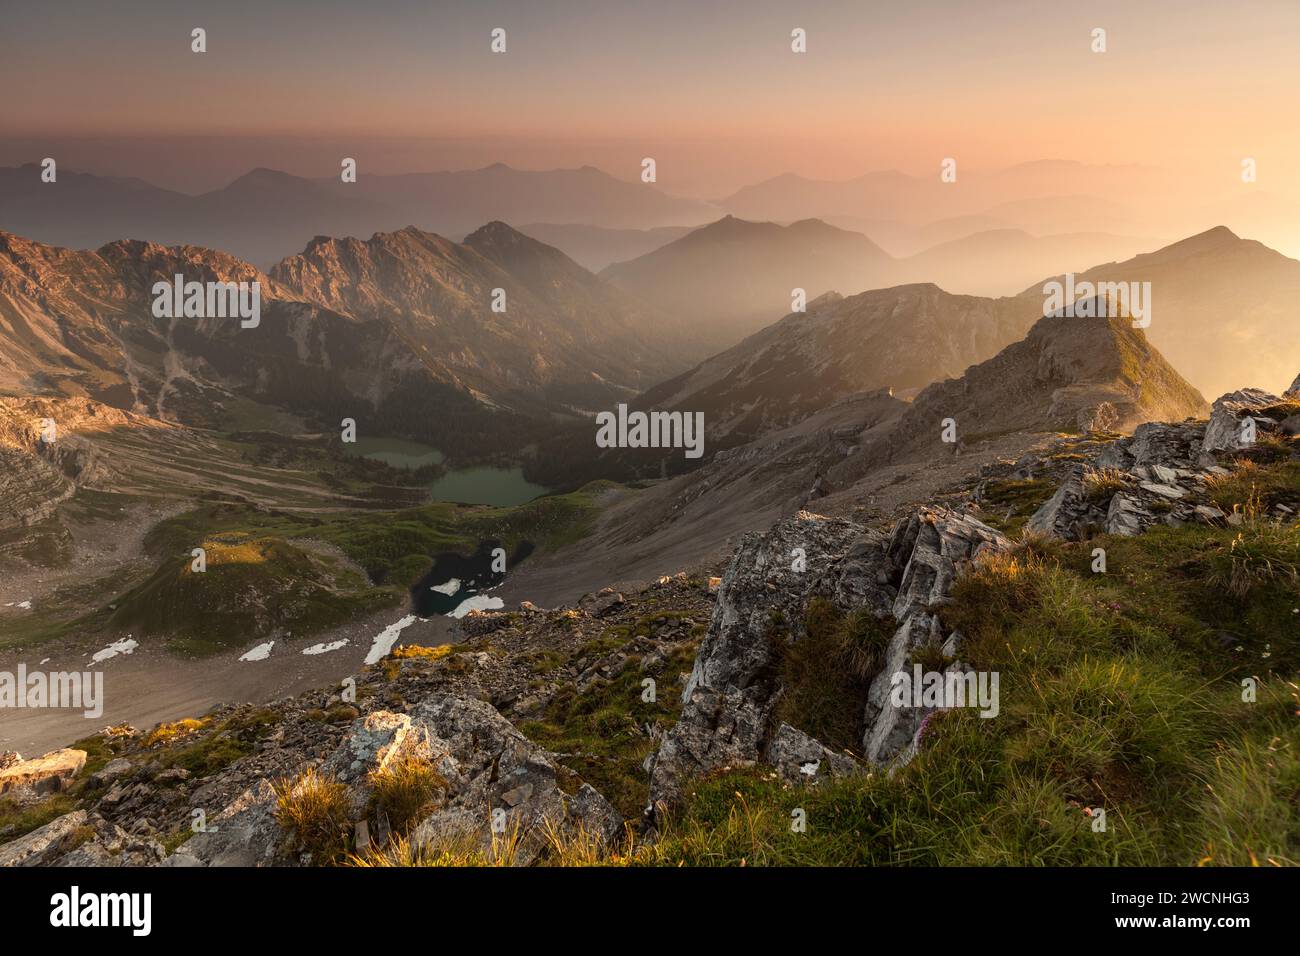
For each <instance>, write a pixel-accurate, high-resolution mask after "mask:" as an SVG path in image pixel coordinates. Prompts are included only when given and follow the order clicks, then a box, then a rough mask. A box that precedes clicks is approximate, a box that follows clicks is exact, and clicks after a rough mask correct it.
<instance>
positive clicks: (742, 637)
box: [650, 512, 887, 807]
mask: <svg viewBox="0 0 1300 956" xmlns="http://www.w3.org/2000/svg"><path fill="white" fill-rule="evenodd" d="M855 545H856V546H858V547H856V548H855ZM851 551H853V552H855V553H856V557H855V558H854V560H855V562H856V563H859V564H861V566H862V570H863V577H867V576H869V577H870V579H871V584H870V586H869V587H864V588H862V590H863V591H864V592H866V593H870V594H871V595H873V596H875V595H876V591H875V587H876V585H875V580H874V579H875V574H874V573H873V571H874V569H875V568H876V567H881V566H883V562H884V557H885V555H884V538H883V536H881V535H879V534H877V533H874V532H870V531H868V530H867V529H865V528H863V527H861V526H859V525H856V524H853V523H852V522H849V521H843V520H834V519H828V518H823V517H821V516H819V515H812V514H808V513H807V512H800V513H799V514H797V515H796V516H794V517H793V518H791V519H788V520H786V521H782V522H780V523H779V524H777V525H776V526H775V527H774V528H772V530H771V531H769V532H767V533H766V534H749V535H746V536H745V538H744V539H743V540H742V541H741V543H740V546H739V547H738V548H737V550H736V555H735V557H734V558H733V559H732V561H731V565H730V566H729V567H728V568H727V571H726V573H725V574H724V575H723V576H722V584H721V586H720V587H719V588H718V603H717V607H716V609H715V610H714V614H713V620H712V621H711V622H710V624H709V630H708V633H707V634H706V635H705V638H704V642H703V644H701V646H700V651H699V654H698V655H697V656H696V658H695V666H694V668H693V669H692V671H691V677H690V680H689V681H688V683H687V685H686V689H685V690H684V691H683V692H682V701H683V706H682V714H681V717H680V718H679V719H678V721H677V724H676V725H675V726H674V727H673V728H672V730H671V731H669V732H668V734H666V735H665V737H664V740H663V742H662V744H661V745H660V748H659V751H658V753H657V755H656V756H655V757H654V758H653V765H652V770H651V777H650V801H651V806H652V807H653V806H654V805H656V804H657V803H659V802H662V801H667V802H672V801H675V800H676V799H677V798H678V797H679V796H680V794H681V788H682V786H683V785H684V784H685V782H686V781H687V780H689V779H690V778H692V777H694V776H697V775H699V774H701V773H705V772H707V771H709V770H713V769H716V768H718V767H723V766H745V765H751V764H753V763H755V762H757V761H758V760H759V759H761V757H762V755H763V752H764V751H765V750H766V748H767V744H768V736H769V734H770V733H771V730H772V728H771V727H770V726H769V721H770V718H771V714H772V710H773V708H774V707H775V705H776V700H777V695H778V694H779V692H780V687H779V686H778V685H777V683H776V681H775V679H774V675H773V672H774V669H775V666H776V664H777V662H778V659H779V658H778V654H779V647H778V646H777V645H776V641H777V640H778V639H779V626H780V625H782V624H784V625H788V626H789V627H791V628H792V629H794V630H795V631H796V635H797V631H798V629H799V628H800V627H802V620H803V609H804V606H805V605H806V603H807V602H808V601H809V600H810V599H811V598H812V596H813V594H814V592H815V589H816V588H818V586H820V585H821V584H822V583H823V582H824V581H826V580H829V579H830V577H831V576H832V575H833V574H834V569H835V567H836V565H838V564H839V563H840V562H841V561H842V560H844V559H846V558H848V556H849V554H850V552H851ZM877 605H878V607H879V609H880V611H881V612H882V613H883V612H884V610H885V608H886V606H887V604H886V601H885V600H884V599H883V596H882V597H881V598H880V599H878V600H877Z"/></svg>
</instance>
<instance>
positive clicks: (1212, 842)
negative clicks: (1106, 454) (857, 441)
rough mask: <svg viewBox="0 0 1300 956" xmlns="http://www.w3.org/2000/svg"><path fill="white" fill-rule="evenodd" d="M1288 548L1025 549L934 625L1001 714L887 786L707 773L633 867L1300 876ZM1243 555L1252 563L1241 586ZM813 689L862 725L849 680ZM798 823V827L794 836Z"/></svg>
mask: <svg viewBox="0 0 1300 956" xmlns="http://www.w3.org/2000/svg"><path fill="white" fill-rule="evenodd" d="M1297 543H1300V526H1297V525H1296V524H1291V525H1288V526H1282V525H1277V524H1271V523H1269V522H1265V521H1254V522H1247V523H1246V524H1244V525H1243V526H1242V527H1241V528H1229V529H1217V528H1209V527H1186V528H1177V529H1175V528H1166V527H1157V528H1154V529H1152V530H1151V531H1150V532H1148V533H1147V534H1144V535H1141V536H1138V537H1132V538H1108V537H1102V538H1097V539H1093V540H1091V541H1088V542H1086V543H1079V544H1053V545H1051V546H1050V547H1048V546H1040V544H1039V543H1035V542H1026V543H1023V544H1022V545H1021V546H1020V547H1018V548H1017V549H1016V550H1015V551H1013V553H1011V554H1010V555H1006V556H1001V557H995V558H992V559H990V560H985V561H982V562H980V563H978V564H976V565H975V566H973V567H971V568H969V569H968V570H967V572H966V573H965V574H964V575H963V576H962V577H961V578H960V579H959V581H958V583H957V586H956V588H955V590H954V593H953V599H954V600H953V603H952V604H951V605H948V606H945V607H944V608H943V609H942V615H943V618H944V621H945V624H946V625H947V626H948V627H949V628H958V629H960V630H961V631H962V633H963V634H964V635H965V637H966V641H965V643H964V645H963V647H962V649H961V658H962V660H963V661H965V662H967V663H968V664H969V666H971V667H972V668H974V669H977V670H993V671H997V672H998V673H999V675H1000V701H1001V713H1000V714H999V716H998V717H996V718H993V719H987V720H986V719H982V718H981V717H980V716H979V715H978V713H977V712H975V711H972V710H956V711H949V712H945V713H942V714H940V715H938V716H936V717H935V718H933V719H932V721H931V723H930V724H929V726H928V729H927V733H926V737H925V740H924V741H923V744H922V748H921V751H920V753H919V754H918V756H917V757H916V758H915V759H914V760H913V761H912V762H911V763H910V764H908V765H907V766H906V767H904V768H902V769H901V770H899V771H897V772H896V773H894V774H892V775H891V774H889V773H885V772H877V773H874V774H871V775H869V776H867V777H865V778H857V779H849V780H831V781H824V782H822V783H821V784H819V785H818V786H817V787H816V788H802V787H791V786H788V785H786V784H784V783H782V782H781V781H780V780H778V779H776V778H775V777H774V775H772V774H770V772H768V771H766V770H763V769H756V770H746V771H736V772H727V773H722V774H719V775H715V776H713V777H710V778H706V779H704V780H701V781H699V782H697V783H696V784H695V786H694V787H693V789H692V790H691V791H690V792H689V795H688V797H687V799H686V801H685V803H684V805H683V806H682V807H681V808H679V810H678V812H677V814H676V815H675V816H673V817H672V818H670V819H669V821H668V822H667V823H666V825H665V828H664V831H663V833H662V834H661V838H660V839H659V841H658V842H657V843H656V844H655V845H654V846H653V847H650V848H645V849H643V850H642V851H641V852H640V853H639V854H637V855H636V860H637V861H639V862H643V863H651V864H656V865H679V864H687V865H741V864H748V865H755V864H774V865H803V864H815V865H907V864H921V865H939V866H942V865H1053V866H1093V865H1095V866H1107V865H1122V866H1123V865H1135V866H1149V865H1177V866H1190V865H1198V864H1200V865H1300V690H1298V689H1297V686H1298V684H1300V610H1298V609H1300V581H1297V579H1296V577H1295V576H1294V575H1293V574H1292V572H1291V564H1290V562H1291V561H1292V560H1293V558H1294V555H1295V548H1296V547H1297ZM1095 547H1104V548H1105V549H1106V551H1107V565H1108V570H1107V572H1106V573H1104V574H1094V573H1092V571H1091V561H1092V549H1093V548H1095ZM1243 551H1244V552H1245V553H1248V554H1249V559H1248V568H1247V570H1246V571H1244V572H1243V571H1241V570H1236V571H1234V562H1240V561H1242V560H1245V559H1243V558H1242V554H1243ZM1234 575H1235V576H1236V577H1235V578H1234ZM1233 580H1241V581H1244V582H1245V585H1244V586H1243V587H1234V586H1233V584H1232V582H1233ZM813 613H814V614H821V613H823V612H822V611H819V610H817V609H816V606H815V605H814V609H813ZM819 628H820V626H819ZM819 628H814V629H813V630H814V631H817V630H819ZM822 640H823V644H822V646H823V647H829V642H826V641H825V639H824V638H823V639H822ZM815 646H817V645H816V644H810V645H808V648H809V650H810V651H811V649H812V648H813V647H815ZM796 647H797V645H796ZM829 659H830V655H829V654H826V655H824V656H823V659H822V660H823V664H824V665H825V662H826V661H828V660H829ZM824 669H825V670H826V671H830V670H831V668H830V667H829V666H825V667H824ZM797 673H802V671H799V672H797ZM789 676H790V675H789V673H787V677H789ZM1246 678H1250V679H1252V680H1253V681H1255V682H1256V684H1257V686H1258V699H1257V700H1256V701H1254V702H1248V701H1247V700H1244V699H1243V689H1242V681H1243V679H1246ZM820 680H821V683H820V684H819V685H812V686H821V687H823V688H825V689H826V691H827V693H828V694H834V695H835V698H836V700H838V701H840V702H842V703H844V704H845V705H846V708H848V709H851V710H853V711H854V712H856V711H857V708H858V702H857V700H856V698H855V696H854V694H853V693H852V688H851V687H850V688H849V692H848V693H847V694H846V693H845V691H844V690H843V689H841V690H838V691H837V690H834V689H832V684H833V681H831V680H830V678H828V677H827V676H826V675H823V676H822V677H821V679H820ZM829 709H830V708H829V707H823V708H819V709H818V710H816V711H814V714H819V713H821V712H822V711H823V710H829ZM825 726H826V727H829V728H830V730H829V732H831V733H833V732H835V724H834V723H833V722H832V723H829V724H827V725H825ZM823 732H827V731H826V730H825V728H824V731H823ZM1095 808H1103V809H1105V811H1106V824H1107V828H1106V831H1105V832H1095V831H1094V830H1093V820H1094V817H1093V816H1092V815H1091V813H1092V811H1094V810H1095ZM796 809H799V810H802V811H803V812H804V813H805V814H806V820H807V830H806V832H802V833H799V832H793V831H792V830H791V822H792V819H793V818H792V813H793V812H794V811H795V810H796Z"/></svg>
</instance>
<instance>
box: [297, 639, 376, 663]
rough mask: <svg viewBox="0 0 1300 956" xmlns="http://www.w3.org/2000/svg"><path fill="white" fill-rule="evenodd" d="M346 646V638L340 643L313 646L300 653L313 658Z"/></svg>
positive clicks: (332, 642) (333, 642)
mask: <svg viewBox="0 0 1300 956" xmlns="http://www.w3.org/2000/svg"><path fill="white" fill-rule="evenodd" d="M347 646H348V641H347V638H344V639H343V640H341V641H331V642H330V643H328V644H313V645H312V646H311V647H304V648H303V649H302V652H303V653H304V654H309V655H311V656H313V657H314V656H315V655H317V654H328V653H329V652H330V651H337V650H338V649H339V648H340V647H347ZM366 663H369V659H367V661H366Z"/></svg>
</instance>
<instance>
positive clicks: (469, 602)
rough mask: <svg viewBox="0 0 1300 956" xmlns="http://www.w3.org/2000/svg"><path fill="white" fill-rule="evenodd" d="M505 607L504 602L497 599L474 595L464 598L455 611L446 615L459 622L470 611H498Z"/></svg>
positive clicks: (484, 595)
mask: <svg viewBox="0 0 1300 956" xmlns="http://www.w3.org/2000/svg"><path fill="white" fill-rule="evenodd" d="M505 606H506V602H505V601H503V600H501V598H499V597H488V596H487V595H486V594H475V595H474V596H473V597H472V598H466V599H465V600H463V601H461V602H460V603H459V604H457V605H456V610H454V611H452V612H451V613H450V614H448V615H447V616H448V617H454V618H456V619H457V620H460V619H461V618H462V617H464V616H465V615H466V614H468V613H469V612H470V611H499V610H501V608H503V607H505Z"/></svg>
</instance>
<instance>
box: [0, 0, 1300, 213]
mask: <svg viewBox="0 0 1300 956" xmlns="http://www.w3.org/2000/svg"><path fill="white" fill-rule="evenodd" d="M44 6H45V7H50V8H51V9H44V8H42V7H40V6H38V7H37V8H36V9H34V10H30V11H26V10H25V11H24V12H23V14H22V16H21V17H18V18H10V19H11V20H12V19H17V21H18V22H17V23H13V22H9V23H7V24H6V29H5V32H4V36H3V37H2V38H0V62H3V63H5V67H4V70H5V72H6V73H7V74H9V75H10V76H13V77H21V78H22V80H21V90H22V94H23V95H9V96H6V97H4V98H3V100H0V129H2V130H4V131H5V133H6V136H5V137H4V138H5V140H6V142H7V144H8V145H7V146H3V147H0V162H5V163H12V162H17V161H22V160H30V159H32V158H34V157H35V158H39V157H38V156H36V155H35V154H36V153H37V152H39V146H40V144H41V143H42V142H45V141H50V142H62V143H68V142H80V143H83V144H84V143H86V142H89V139H88V138H89V137H102V136H112V137H115V138H117V139H118V141H119V142H118V145H117V146H115V147H114V148H112V149H106V150H104V151H103V154H102V157H101V159H102V165H106V166H109V167H112V168H106V169H102V170H101V169H96V168H95V163H94V162H79V164H80V165H82V166H84V167H85V168H90V169H92V171H105V172H114V173H119V174H129V175H139V176H141V177H142V178H145V179H149V180H151V181H156V182H162V183H163V184H165V185H175V186H178V187H181V188H187V187H188V188H195V189H198V188H212V187H214V186H216V185H220V184H221V182H224V181H227V180H228V179H230V178H233V175H237V174H238V172H239V171H242V170H243V169H247V168H250V167H252V166H258V165H277V162H276V154H277V153H279V154H283V155H285V156H292V157H293V162H295V163H296V164H297V166H298V167H299V168H296V169H293V170H292V171H295V172H302V173H305V174H316V173H319V174H324V173H326V172H329V171H330V170H332V169H333V168H334V167H335V166H336V163H337V160H336V155H335V154H336V151H337V150H336V148H335V144H341V145H346V144H348V143H355V144H356V148H355V149H353V150H352V152H362V151H363V150H364V149H367V148H369V149H370V153H369V154H368V168H369V169H371V170H372V171H377V172H397V171H409V170H412V169H434V168H447V167H456V166H467V165H482V164H485V163H488V162H492V161H496V160H503V161H506V162H510V163H512V164H514V165H518V166H523V167H534V168H537V167H546V166H554V165H570V166H571V165H580V164H583V163H591V164H593V165H599V166H601V167H602V168H605V169H608V170H609V171H610V172H612V173H614V174H615V175H624V176H625V177H626V178H633V176H634V175H635V171H636V163H637V161H638V160H639V158H640V157H641V156H643V155H655V156H657V157H659V158H660V159H661V170H663V171H664V172H663V178H661V185H662V186H663V187H664V188H665V189H668V190H670V191H675V192H679V193H682V194H687V195H698V196H710V195H721V194H725V193H728V192H731V191H732V190H734V189H736V188H738V187H739V186H742V185H744V184H746V183H749V182H753V181H755V180H757V179H761V178H764V177H766V176H770V175H774V174H777V173H780V172H784V171H793V172H797V173H800V174H803V175H807V176H813V177H828V178H845V177H850V176H854V175H858V174H860V173H863V172H866V171H868V170H873V169H882V168H899V169H902V170H905V171H907V172H913V173H923V172H928V171H929V170H931V169H933V168H934V167H935V164H936V163H937V161H938V159H939V158H941V157H943V156H950V155H951V156H956V157H959V158H960V161H961V162H962V163H964V164H966V165H967V168H978V167H997V166H1003V165H1008V164H1011V163H1016V162H1022V161H1026V160H1033V159H1039V158H1076V159H1082V160H1085V161H1090V162H1102V163H1141V164H1150V165H1157V166H1161V167H1163V168H1166V169H1168V170H1169V175H1170V176H1171V177H1174V178H1176V179H1182V178H1184V177H1186V178H1187V179H1188V180H1189V181H1191V182H1195V183H1196V184H1197V186H1196V187H1195V188H1197V189H1198V190H1199V189H1213V188H1214V186H1215V184H1216V183H1218V182H1219V180H1220V178H1221V179H1222V183H1223V186H1224V188H1225V189H1230V188H1231V187H1232V186H1233V181H1234V177H1235V175H1236V170H1237V168H1238V164H1239V162H1240V158H1241V157H1243V156H1253V157H1256V158H1257V159H1258V160H1259V162H1260V170H1261V172H1260V175H1261V185H1267V186H1268V187H1269V189H1271V190H1275V191H1278V192H1281V193H1284V194H1291V193H1295V192H1298V191H1297V190H1294V189H1293V187H1292V183H1293V181H1294V180H1295V178H1296V175H1295V174H1296V172H1297V171H1300V124H1297V123H1296V122H1295V118H1296V116H1297V108H1296V107H1297V99H1298V98H1300V55H1297V54H1298V53H1300V3H1295V2H1293V0H1253V2H1252V0H1247V2H1233V3H1231V4H1225V3H1218V2H1199V0H1146V2H1141V3H1135V2H1132V0H1126V2H1122V3H1116V2H1092V3H1087V4H1079V3H1074V2H1056V0H1047V2H1044V0H1034V2H1030V0H985V2H980V3H973V2H966V0H954V2H940V0H901V2H872V3H863V2H858V0H852V2H850V0H843V2H839V0H836V2H823V3H807V4H799V3H777V2H766V0H746V2H713V3H702V2H699V0H691V2H685V0H660V2H656V3H654V4H647V3H640V2H625V0H549V2H548V0H530V2H526V3H525V2H496V3H493V2H475V3H469V2H465V3H447V2H444V3H437V2H433V3H430V2H405V0H403V2H388V3H371V4H348V3H342V2H323V3H321V2H317V3H310V4H308V3H277V4H274V5H271V4H265V3H261V2H247V0H230V2H226V3H223V4H220V5H213V4H210V3H206V2H178V3H169V4H167V5H165V6H163V5H159V4H157V3H145V2H132V0H124V2H120V3H114V4H103V3H98V2H95V3H81V2H67V3H60V4H57V5H44ZM268 8H270V9H268ZM193 26H204V27H205V28H206V29H207V31H208V52H207V53H206V54H202V55H198V54H194V53H192V52H191V51H190V40H189V32H190V29H191V28H192V27H193ZM494 26H501V27H504V28H505V29H506V30H507V38H508V50H507V53H505V54H504V55H494V54H492V53H491V52H490V51H489V49H488V39H489V38H488V34H489V31H490V30H491V28H492V27H494ZM796 26H799V27H802V28H804V29H806V30H807V31H808V46H809V50H808V53H806V54H802V55H797V54H794V53H791V52H790V48H789V42H790V41H789V33H790V30H791V29H792V28H793V27H796ZM1097 26H1100V27H1104V28H1105V29H1106V30H1107V42H1108V51H1107V52H1106V53H1104V54H1096V53H1093V52H1091V50H1090V48H1089V47H1090V43H1091V37H1090V33H1091V30H1092V29H1093V28H1094V27H1097ZM7 86H8V88H9V90H10V91H11V92H12V91H13V90H14V89H15V85H14V82H13V81H12V80H11V81H10V83H9V84H7ZM176 134H198V135H202V136H207V137H216V140H215V142H217V143H218V146H217V148H216V149H215V150H214V149H212V148H204V149H199V150H191V151H190V152H189V153H186V152H185V151H184V150H183V149H182V150H180V151H179V152H178V154H177V155H178V156H180V157H181V162H180V164H179V165H181V166H183V167H184V168H182V169H178V168H176V167H177V166H178V163H177V157H176V156H169V155H166V154H167V152H168V151H167V149H166V147H165V146H161V147H160V146H159V145H158V144H159V143H162V142H165V140H164V139H160V137H171V136H175V135H176ZM146 136H150V137H153V139H152V140H151V141H150V142H151V143H152V145H150V146H149V147H148V148H140V149H137V150H134V151H133V150H132V149H131V148H130V146H129V143H130V142H131V141H135V142H144V140H143V139H141V137H146ZM312 143H320V144H321V148H320V152H321V156H320V162H319V167H318V168H308V167H310V166H311V165H312V148H311V144H312ZM220 144H225V145H224V148H223V147H222V146H221V145H220ZM295 144H296V145H295ZM304 144H306V145H304ZM241 150H242V152H241ZM208 154H211V155H212V156H214V157H215V158H213V159H212V160H211V161H209V160H205V156H206V155H208ZM267 154H271V155H269V156H268V155H267ZM80 155H84V156H86V157H87V158H88V159H92V160H93V159H94V158H95V157H96V153H95V152H94V150H93V149H86V150H83V151H82V153H81V154H80ZM169 176H170V177H171V180H170V181H168V177H169Z"/></svg>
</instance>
